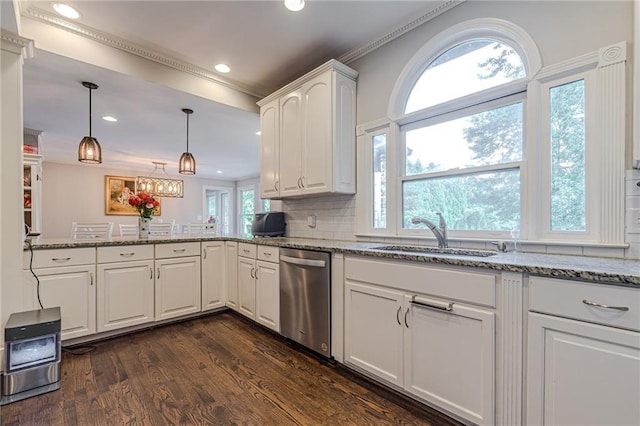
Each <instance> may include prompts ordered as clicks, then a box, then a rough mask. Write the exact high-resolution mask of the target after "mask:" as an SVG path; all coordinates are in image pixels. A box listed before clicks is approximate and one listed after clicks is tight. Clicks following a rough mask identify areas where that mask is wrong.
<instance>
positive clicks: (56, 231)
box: [42, 158, 236, 238]
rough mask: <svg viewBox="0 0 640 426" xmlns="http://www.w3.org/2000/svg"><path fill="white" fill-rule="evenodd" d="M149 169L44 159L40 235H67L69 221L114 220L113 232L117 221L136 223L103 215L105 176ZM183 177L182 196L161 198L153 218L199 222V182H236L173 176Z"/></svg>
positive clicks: (231, 184) (222, 184)
mask: <svg viewBox="0 0 640 426" xmlns="http://www.w3.org/2000/svg"><path fill="white" fill-rule="evenodd" d="M149 173H150V170H121V169H112V168H107V167H104V166H95V165H88V164H81V163H78V164H77V165H71V164H59V163H51V162H47V161H46V158H45V162H44V163H43V166H42V237H45V238H56V237H69V236H70V233H71V222H73V221H78V222H95V221H99V222H105V221H108V222H114V224H115V227H114V235H117V234H118V232H117V228H118V224H119V223H136V221H137V219H136V217H135V216H119V215H105V176H106V175H110V176H131V177H135V176H137V175H138V174H143V175H145V176H148V175H149ZM178 176H179V178H180V179H183V180H184V198H162V201H161V203H162V204H161V207H162V208H161V212H160V216H154V220H162V221H165V222H169V221H171V220H173V219H175V221H176V223H179V224H186V223H187V222H196V221H198V216H202V211H203V208H202V207H203V206H202V185H209V186H218V187H225V188H229V189H230V191H231V192H235V188H236V185H235V182H233V181H224V180H217V179H202V178H198V177H197V175H196V176H182V175H176V176H172V177H173V178H178Z"/></svg>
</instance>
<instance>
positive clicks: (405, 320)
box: [404, 308, 409, 328]
mask: <svg viewBox="0 0 640 426" xmlns="http://www.w3.org/2000/svg"><path fill="white" fill-rule="evenodd" d="M407 315H409V308H407V310H406V312H405V313H404V325H405V327H407V328H409V323H408V322H407Z"/></svg>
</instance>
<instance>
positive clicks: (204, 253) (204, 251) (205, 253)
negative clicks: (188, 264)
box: [202, 249, 207, 259]
mask: <svg viewBox="0 0 640 426" xmlns="http://www.w3.org/2000/svg"><path fill="white" fill-rule="evenodd" d="M202 258H203V259H206V258H207V250H206V249H204V250H202Z"/></svg>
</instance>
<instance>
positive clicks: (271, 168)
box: [260, 99, 280, 198]
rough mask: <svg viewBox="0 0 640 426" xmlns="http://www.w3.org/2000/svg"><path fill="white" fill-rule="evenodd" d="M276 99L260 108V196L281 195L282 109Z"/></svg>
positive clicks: (271, 196)
mask: <svg viewBox="0 0 640 426" xmlns="http://www.w3.org/2000/svg"><path fill="white" fill-rule="evenodd" d="M279 107H280V106H279V100H278V99H276V100H275V101H272V102H270V103H268V104H267V105H265V106H263V107H262V108H260V191H261V193H260V197H261V198H273V197H277V196H278V195H280V191H279V190H278V185H279V182H278V177H279V170H280V149H279V144H280V137H279V136H280V124H279V121H280V110H279Z"/></svg>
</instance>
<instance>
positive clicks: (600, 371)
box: [527, 313, 640, 425]
mask: <svg viewBox="0 0 640 426" xmlns="http://www.w3.org/2000/svg"><path fill="white" fill-rule="evenodd" d="M528 351H529V352H528V355H529V356H528V361H527V362H528V367H527V424H531V425H533V424H536V425H569V424H572V425H605V424H606V425H638V424H640V404H638V401H640V333H637V332H633V331H627V330H622V329H616V328H612V327H606V326H601V325H596V324H590V323H585V322H580V321H575V320H569V319H564V318H557V317H553V316H549V315H540V314H534V313H530V314H529V345H528Z"/></svg>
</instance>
